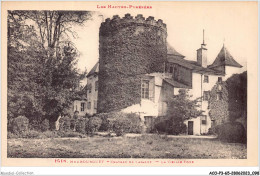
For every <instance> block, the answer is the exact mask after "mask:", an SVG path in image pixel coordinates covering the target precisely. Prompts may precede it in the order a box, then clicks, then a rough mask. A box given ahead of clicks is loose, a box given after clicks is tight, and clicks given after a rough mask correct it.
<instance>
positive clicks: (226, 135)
mask: <svg viewBox="0 0 260 176" xmlns="http://www.w3.org/2000/svg"><path fill="white" fill-rule="evenodd" d="M216 133H217V135H218V138H219V139H220V140H222V141H226V142H239V143H246V141H247V139H246V138H247V137H246V131H245V128H244V127H243V125H242V124H241V123H239V122H232V123H231V122H230V123H225V124H222V125H219V126H217V128H216Z"/></svg>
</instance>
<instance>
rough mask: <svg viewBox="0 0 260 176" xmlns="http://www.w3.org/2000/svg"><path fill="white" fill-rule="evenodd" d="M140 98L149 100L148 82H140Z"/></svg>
mask: <svg viewBox="0 0 260 176" xmlns="http://www.w3.org/2000/svg"><path fill="white" fill-rule="evenodd" d="M142 98H145V99H149V81H148V80H142Z"/></svg>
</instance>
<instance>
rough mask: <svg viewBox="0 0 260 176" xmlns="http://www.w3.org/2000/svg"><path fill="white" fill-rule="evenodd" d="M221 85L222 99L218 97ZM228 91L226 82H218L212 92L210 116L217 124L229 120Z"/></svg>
mask: <svg viewBox="0 0 260 176" xmlns="http://www.w3.org/2000/svg"><path fill="white" fill-rule="evenodd" d="M219 87H221V92H220V93H221V94H222V99H219V100H218V99H217V94H218V93H219ZM227 101H228V91H227V84H226V82H221V83H219V82H217V83H216V85H215V86H214V87H213V88H212V90H211V92H210V99H209V109H210V111H209V116H210V118H211V120H215V123H216V125H217V124H222V123H226V122H228V119H229V111H228V102H227Z"/></svg>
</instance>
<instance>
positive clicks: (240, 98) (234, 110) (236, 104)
mask: <svg viewBox="0 0 260 176" xmlns="http://www.w3.org/2000/svg"><path fill="white" fill-rule="evenodd" d="M226 84H227V91H228V111H229V118H230V119H229V120H230V121H235V120H236V119H239V118H241V117H244V118H247V72H246V71H245V72H243V73H241V74H234V75H232V76H231V77H230V78H228V79H227V80H226Z"/></svg>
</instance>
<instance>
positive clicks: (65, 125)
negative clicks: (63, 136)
mask: <svg viewBox="0 0 260 176" xmlns="http://www.w3.org/2000/svg"><path fill="white" fill-rule="evenodd" d="M71 121H72V119H71V118H69V117H68V116H65V117H62V118H61V119H60V130H61V131H69V130H70V129H71V124H72V123H71Z"/></svg>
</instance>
